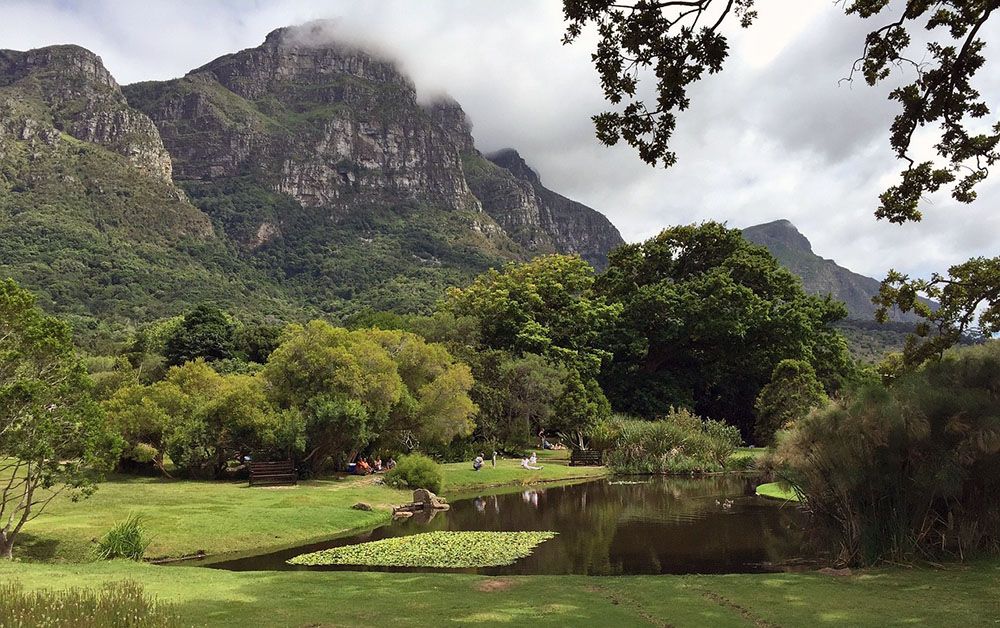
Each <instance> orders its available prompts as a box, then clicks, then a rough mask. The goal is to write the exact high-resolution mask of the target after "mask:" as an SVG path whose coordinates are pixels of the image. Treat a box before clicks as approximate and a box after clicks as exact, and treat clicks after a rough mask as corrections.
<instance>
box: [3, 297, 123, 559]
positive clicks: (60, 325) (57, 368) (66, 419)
mask: <svg viewBox="0 0 1000 628" xmlns="http://www.w3.org/2000/svg"><path fill="white" fill-rule="evenodd" d="M90 389H91V384H90V381H89V378H88V377H87V373H86V370H85V369H84V366H83V364H82V363H81V361H80V359H79V358H78V357H77V355H76V353H75V352H74V349H73V344H72V338H71V333H70V329H69V326H68V325H66V323H64V322H62V321H60V320H58V319H56V318H54V317H51V316H46V315H45V314H43V313H42V311H41V310H40V309H39V308H38V307H37V306H36V304H35V298H34V296H33V295H32V294H31V293H29V292H28V291H26V290H23V289H22V288H20V287H19V286H18V285H17V284H16V283H14V281H13V280H10V279H7V280H3V281H0V477H3V478H5V479H4V482H3V483H2V484H0V557H5V558H11V557H12V552H13V547H14V542H15V539H16V537H17V535H18V534H19V533H20V531H21V528H22V527H23V526H24V524H25V523H26V522H27V521H28V520H29V519H32V518H35V517H37V516H39V515H41V514H42V513H43V510H44V508H45V506H46V505H47V504H48V502H49V499H48V497H49V496H50V494H51V493H59V492H62V491H64V490H69V491H74V492H77V493H78V494H82V495H84V496H86V495H88V494H89V493H90V492H91V491H93V489H94V480H95V477H96V476H97V475H98V474H99V473H100V472H102V471H104V470H106V469H107V468H109V467H110V465H111V463H112V462H113V460H114V459H115V458H116V457H117V454H118V451H119V449H120V448H121V444H120V440H119V439H118V438H117V437H116V436H115V435H114V434H113V433H111V432H110V431H109V430H108V429H107V427H106V425H105V423H104V416H103V413H102V412H101V409H100V407H99V406H98V405H97V404H96V403H95V402H94V401H93V400H92V399H91V396H90Z"/></svg>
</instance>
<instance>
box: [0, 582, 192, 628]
mask: <svg viewBox="0 0 1000 628" xmlns="http://www.w3.org/2000/svg"><path fill="white" fill-rule="evenodd" d="M0 600H2V603H0V626H11V627H12V628H14V627H18V628H20V627H22V626H23V627H25V628H27V627H29V626H52V627H72V628H100V627H103V626H129V627H131V628H172V627H173V626H180V625H181V622H180V618H179V617H178V615H177V612H176V610H175V609H174V607H173V606H171V605H169V604H162V603H160V602H157V601H156V600H155V599H154V598H152V597H150V596H147V595H146V594H145V593H144V592H143V590H142V587H141V586H140V585H138V584H136V583H135V582H131V581H124V582H116V583H108V584H106V585H105V586H104V587H103V588H101V589H66V590H63V591H53V590H50V589H42V590H39V591H30V592H29V591H25V590H24V587H22V586H21V584H20V583H18V582H5V583H0Z"/></svg>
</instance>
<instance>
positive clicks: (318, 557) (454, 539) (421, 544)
mask: <svg viewBox="0 0 1000 628" xmlns="http://www.w3.org/2000/svg"><path fill="white" fill-rule="evenodd" d="M555 535H556V533H555V532H425V533H423V534H414V535H411V536H400V537H395V538H390V539H382V540H380V541H372V542H369V543H359V544H357V545H348V546H345V547H335V548H333V549H328V550H323V551H320V552H314V553H312V554H302V555H301V556H296V557H295V558H292V559H291V560H289V561H288V562H289V563H290V564H292V565H372V566H383V567H433V568H440V569H446V568H470V567H499V566H501V565H511V564H513V563H514V562H516V561H517V560H518V559H521V558H524V557H525V556H529V555H530V554H531V552H532V550H534V549H535V547H537V546H538V545H540V544H541V543H543V542H545V541H547V540H549V539H551V538H554V537H555Z"/></svg>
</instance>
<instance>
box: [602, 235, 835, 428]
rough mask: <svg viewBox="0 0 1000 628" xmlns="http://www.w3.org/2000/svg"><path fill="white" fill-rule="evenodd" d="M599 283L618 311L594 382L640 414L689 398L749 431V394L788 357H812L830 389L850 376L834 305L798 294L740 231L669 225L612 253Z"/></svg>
mask: <svg viewBox="0 0 1000 628" xmlns="http://www.w3.org/2000/svg"><path fill="white" fill-rule="evenodd" d="M596 290H597V292H598V293H599V294H601V295H603V296H605V297H606V298H607V299H608V300H609V301H617V302H620V303H621V304H622V306H623V312H622V315H621V319H620V322H619V324H618V326H617V328H616V330H615V332H614V334H613V335H612V336H611V338H612V340H611V345H610V346H611V348H612V350H613V353H614V359H613V360H612V361H611V362H610V363H609V365H608V366H607V367H606V368H605V370H604V372H603V373H602V375H601V383H602V384H603V385H604V389H605V392H606V393H607V394H608V396H609V398H610V399H611V401H612V404H613V405H614V407H615V408H616V409H618V410H626V411H630V412H635V413H638V414H641V415H645V416H655V415H660V414H663V413H665V412H666V411H667V409H668V408H669V407H670V406H687V407H691V408H694V409H695V411H696V412H698V413H699V414H702V415H703V416H707V417H710V418H717V419H723V420H727V421H730V422H732V423H734V424H736V425H738V426H739V427H740V428H741V430H743V433H744V434H746V435H749V433H750V430H751V429H752V426H753V405H754V399H755V398H756V396H757V394H758V393H759V391H760V389H761V388H762V387H763V386H764V385H765V384H766V383H767V382H768V381H769V380H770V378H771V373H772V371H773V370H774V367H775V366H776V365H777V364H778V362H780V361H781V360H784V359H801V360H805V361H806V362H808V363H810V364H812V365H813V366H814V368H815V369H816V372H817V373H818V374H819V378H820V380H821V381H822V382H823V384H824V385H825V386H826V387H827V389H828V390H836V389H837V388H838V387H839V386H840V385H841V384H842V382H843V380H844V379H845V378H846V377H848V376H849V375H850V372H851V362H850V358H849V357H848V354H847V346H846V342H845V341H844V339H843V338H842V337H841V336H840V335H839V334H838V333H837V332H836V331H835V330H833V329H832V328H831V327H830V326H829V324H830V323H833V322H835V321H837V320H839V319H841V318H843V317H844V316H846V310H845V308H844V306H843V304H841V303H837V302H834V301H832V300H830V299H829V298H825V299H821V298H818V297H814V296H810V295H807V294H805V293H804V292H803V290H802V287H801V284H800V282H799V280H798V279H797V278H796V277H795V276H793V275H792V274H791V273H789V272H788V271H787V270H785V269H783V268H781V267H780V266H779V265H778V263H777V261H776V260H775V259H774V258H773V257H772V256H771V254H770V253H769V252H768V251H767V249H765V248H763V247H760V246H757V245H754V244H751V243H749V242H747V241H746V240H744V239H743V237H742V235H741V234H740V231H739V230H737V229H728V228H726V227H725V226H723V225H721V224H718V223H711V222H710V223H705V224H702V225H691V226H683V227H674V228H671V229H666V230H664V231H663V232H661V233H660V234H659V235H658V236H656V237H654V238H651V239H650V240H647V241H646V242H643V243H639V244H626V245H625V246H623V247H621V248H619V249H617V250H616V251H614V252H613V253H612V254H611V258H610V263H609V266H608V270H607V271H606V272H605V274H604V275H602V276H601V277H600V278H599V279H598V282H597V285H596Z"/></svg>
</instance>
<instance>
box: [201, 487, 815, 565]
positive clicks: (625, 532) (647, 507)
mask: <svg viewBox="0 0 1000 628" xmlns="http://www.w3.org/2000/svg"><path fill="white" fill-rule="evenodd" d="M755 484H756V482H755V480H753V479H751V478H744V477H735V476H717V477H709V478H663V477H657V478H652V479H649V478H633V479H617V480H614V481H607V480H601V481H595V482H587V483H584V484H576V485H572V486H561V487H552V488H530V489H526V490H524V491H522V492H517V493H508V494H501V495H482V496H479V497H475V498H474V499H466V500H460V501H456V502H455V503H454V504H452V508H451V510H448V511H443V512H437V513H431V514H430V516H425V517H422V518H418V517H413V518H412V519H409V520H404V521H398V522H394V523H392V524H388V525H385V526H383V527H381V528H376V529H374V530H371V531H369V532H366V533H364V534H359V535H355V536H351V537H345V538H340V539H335V540H332V541H327V542H324V543H316V544H312V545H308V546H304V547H298V548H294V549H290V550H284V551H280V552H274V553H271V554H265V555H262V556H253V557H248V558H240V559H234V560H228V561H224V562H218V563H215V564H211V565H208V566H210V567H215V568H221V569H231V570H237V571H244V570H261V569H266V570H271V569H332V570H336V569H351V568H349V567H303V566H292V565H288V564H286V563H285V560H287V559H288V558H291V557H292V556H296V555H298V554H302V553H305V552H312V551H316V550H319V549H325V548H329V547H337V546H341V545H350V544H354V543H362V542H365V541H374V540H378V539H384V538H387V537H393V536H403V535H409V534H418V533H420V532H429V531H432V530H504V531H517V530H552V531H555V532H558V533H559V535H558V536H557V537H556V538H554V539H552V540H550V541H546V542H545V543H543V544H541V545H540V546H539V547H538V548H537V549H536V550H535V552H534V553H533V554H532V555H531V556H529V557H527V558H524V559H522V560H520V561H518V562H517V563H515V564H514V565H509V566H506V567H493V568H488V569H481V570H467V571H478V572H479V573H486V574H593V575H620V574H660V573H735V572H759V571H774V570H778V569H781V566H782V565H783V564H785V563H788V562H789V561H797V560H799V559H801V558H802V556H803V554H804V552H805V550H804V546H805V542H804V534H803V532H802V525H801V524H802V523H803V519H802V517H801V513H799V512H798V511H797V510H796V509H795V508H794V507H792V506H791V505H782V504H780V503H779V502H775V501H770V500H764V499H762V498H759V497H756V496H754V494H753V491H754V487H755ZM189 564H190V563H189ZM355 569H357V568H355ZM369 569H370V568H369ZM385 570H386V571H429V570H426V569H423V570H406V569H385Z"/></svg>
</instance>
